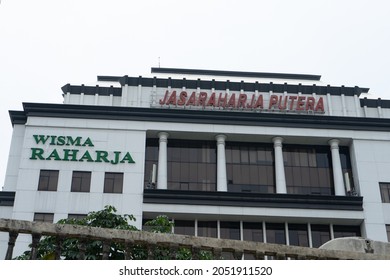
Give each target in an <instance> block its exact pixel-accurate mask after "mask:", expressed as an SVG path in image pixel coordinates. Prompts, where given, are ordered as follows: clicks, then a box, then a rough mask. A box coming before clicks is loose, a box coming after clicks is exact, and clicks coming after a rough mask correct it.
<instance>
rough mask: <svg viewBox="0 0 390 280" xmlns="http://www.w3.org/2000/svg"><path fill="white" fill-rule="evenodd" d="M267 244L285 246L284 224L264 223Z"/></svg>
mask: <svg viewBox="0 0 390 280" xmlns="http://www.w3.org/2000/svg"><path fill="white" fill-rule="evenodd" d="M266 234H267V243H276V244H286V234H285V230H284V224H273V223H266Z"/></svg>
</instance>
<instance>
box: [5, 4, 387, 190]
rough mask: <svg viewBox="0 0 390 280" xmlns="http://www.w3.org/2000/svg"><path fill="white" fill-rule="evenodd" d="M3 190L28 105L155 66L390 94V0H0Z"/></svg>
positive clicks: (52, 100)
mask: <svg viewBox="0 0 390 280" xmlns="http://www.w3.org/2000/svg"><path fill="white" fill-rule="evenodd" d="M0 1H1V4H0V128H1V137H0V153H1V157H0V187H1V186H2V183H3V182H4V176H5V169H6V163H7V159H8V151H9V145H10V141H11V134H12V125H11V123H10V120H9V117H8V110H21V109H22V102H43V103H61V102H62V96H61V94H62V91H61V87H62V86H63V85H65V84H67V83H71V84H81V83H85V84H93V83H95V81H96V76H97V75H121V76H122V75H129V76H133V75H135V76H139V75H143V76H152V75H151V74H150V67H156V66H158V58H159V57H160V62H161V67H175V68H198V69H215V70H238V71H258V72H281V73H302V74H319V75H322V80H323V81H324V82H325V83H326V84H331V85H346V86H355V85H357V86H360V87H369V88H370V93H371V94H372V96H373V97H375V98H377V97H381V98H383V99H390V82H389V79H390V68H389V67H390V66H389V65H390V1H387V0H383V1H379V0H369V1H359V0H353V1H352V0H351V1H350V0H345V1H343V0H336V1H334V0H323V1H313V0H297V1H292V0H285V1H281V0H280V1H277V0H272V1H271V0H268V1H265V0H256V1H250V0H239V1H233V0H232V1H229V0H223V1H222V0H215V1H213V0H208V1H202V0H196V1H184V0H177V1H174V0H171V1H163V0H156V1H151V0H150V1H145V0H142V1H124V0H110V1H99V0H88V1H87V0H84V1H83V0H78V1H70V0H67V1H54V0H47V1H43V0H34V1H32V0H0Z"/></svg>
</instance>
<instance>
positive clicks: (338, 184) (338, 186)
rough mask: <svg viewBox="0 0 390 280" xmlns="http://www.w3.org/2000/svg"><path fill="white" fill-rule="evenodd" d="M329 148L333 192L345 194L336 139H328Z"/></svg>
mask: <svg viewBox="0 0 390 280" xmlns="http://www.w3.org/2000/svg"><path fill="white" fill-rule="evenodd" d="M328 143H329V145H330V150H331V153H332V168H333V181H334V193H335V195H344V196H345V187H344V180H343V170H342V168H341V160H340V153H339V143H340V141H339V140H337V139H332V140H329V142H328Z"/></svg>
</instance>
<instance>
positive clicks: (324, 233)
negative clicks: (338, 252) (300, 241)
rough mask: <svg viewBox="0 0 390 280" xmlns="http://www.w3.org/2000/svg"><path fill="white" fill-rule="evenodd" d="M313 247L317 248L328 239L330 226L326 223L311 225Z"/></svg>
mask: <svg viewBox="0 0 390 280" xmlns="http://www.w3.org/2000/svg"><path fill="white" fill-rule="evenodd" d="M311 236H312V241H313V247H314V248H318V247H320V246H321V245H322V244H324V243H326V242H328V241H329V240H330V227H329V226H328V225H311Z"/></svg>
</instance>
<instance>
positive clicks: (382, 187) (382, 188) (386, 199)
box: [379, 182, 390, 203]
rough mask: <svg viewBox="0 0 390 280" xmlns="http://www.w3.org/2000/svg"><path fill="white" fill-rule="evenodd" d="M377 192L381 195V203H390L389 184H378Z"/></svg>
mask: <svg viewBox="0 0 390 280" xmlns="http://www.w3.org/2000/svg"><path fill="white" fill-rule="evenodd" d="M379 192H380V193H381V200H382V203H390V183H385V182H380V183H379ZM386 193H387V196H386Z"/></svg>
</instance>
